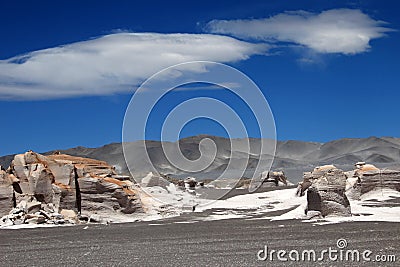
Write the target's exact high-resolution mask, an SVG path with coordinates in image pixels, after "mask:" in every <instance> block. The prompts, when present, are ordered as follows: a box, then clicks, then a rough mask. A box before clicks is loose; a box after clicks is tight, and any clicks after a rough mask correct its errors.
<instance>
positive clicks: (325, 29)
mask: <svg viewBox="0 0 400 267" xmlns="http://www.w3.org/2000/svg"><path fill="white" fill-rule="evenodd" d="M385 25H386V23H385V22H383V21H378V20H374V19H372V18H371V17H369V16H368V15H367V14H364V13H363V12H362V11H360V10H358V9H332V10H327V11H324V12H321V13H319V14H316V13H310V12H305V11H292V12H285V13H281V14H278V15H275V16H273V17H269V18H263V19H248V20H213V21H211V22H209V23H208V24H207V27H206V30H207V31H209V32H212V33H218V34H227V35H232V36H236V37H239V38H243V39H254V40H262V41H267V42H268V41H269V42H289V43H295V44H300V45H302V46H305V47H308V48H311V49H313V50H315V51H316V52H319V53H342V54H357V53H362V52H365V51H368V50H369V48H370V44H369V42H370V40H372V39H376V38H380V37H383V36H385V33H386V32H389V31H392V29H389V28H387V27H384V26H385Z"/></svg>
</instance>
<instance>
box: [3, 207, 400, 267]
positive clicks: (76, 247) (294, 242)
mask: <svg viewBox="0 0 400 267" xmlns="http://www.w3.org/2000/svg"><path fill="white" fill-rule="evenodd" d="M196 216H197V218H198V216H199V215H198V214H197V215H196V214H188V215H186V216H185V217H177V218H171V219H167V220H161V221H153V222H140V223H127V224H114V225H94V224H92V225H88V226H87V227H86V225H80V226H71V227H57V228H36V229H20V230H0V265H1V266H313V265H318V266H332V265H334V266H361V265H362V266H399V264H398V262H399V260H400V255H399V248H400V242H399V240H400V237H399V234H400V224H399V223H382V222H380V223H375V222H369V223H366V222H365V223H362V222H353V223H342V224H331V225H319V226H315V225H312V224H311V223H304V222H301V221H272V222H271V221H269V220H259V219H252V220H248V219H230V220H220V221H198V222H195V223H177V222H182V221H185V220H186V221H187V220H190V218H191V217H193V218H192V219H196ZM85 228H87V229H85ZM340 238H345V239H346V240H347V242H348V246H347V248H346V249H358V250H359V251H364V250H366V249H369V250H371V251H373V254H372V256H371V258H374V257H375V255H378V254H380V255H391V254H394V255H396V257H397V263H389V262H385V263H379V264H378V263H377V262H344V261H342V262H333V261H329V260H325V261H321V262H293V261H288V262H278V261H277V258H276V256H275V261H273V262H271V261H268V260H267V261H259V260H257V256H256V254H257V252H258V251H259V250H261V249H263V248H264V246H265V245H268V247H269V249H275V250H279V249H285V250H287V251H290V250H293V249H295V250H298V251H300V252H301V251H302V250H310V249H314V250H316V251H321V250H323V249H328V247H332V248H334V249H337V247H336V241H337V240H338V239H340ZM326 258H327V256H326Z"/></svg>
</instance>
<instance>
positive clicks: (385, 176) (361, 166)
mask: <svg viewBox="0 0 400 267" xmlns="http://www.w3.org/2000/svg"><path fill="white" fill-rule="evenodd" d="M355 166H356V169H355V170H354V171H353V172H352V173H353V175H352V178H353V179H356V180H355V181H354V182H353V186H352V188H350V190H351V191H352V194H353V195H355V196H357V197H358V198H359V197H361V196H362V195H363V194H366V193H368V192H370V191H373V190H381V189H392V190H396V191H400V171H398V170H386V169H378V168H377V167H375V166H374V165H372V164H366V163H365V162H358V163H356V164H355Z"/></svg>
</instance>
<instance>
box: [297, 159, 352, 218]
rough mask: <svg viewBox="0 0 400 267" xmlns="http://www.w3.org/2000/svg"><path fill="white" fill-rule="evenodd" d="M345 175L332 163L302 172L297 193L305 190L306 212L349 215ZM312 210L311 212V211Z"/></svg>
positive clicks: (325, 214)
mask: <svg viewBox="0 0 400 267" xmlns="http://www.w3.org/2000/svg"><path fill="white" fill-rule="evenodd" d="M345 189H346V175H345V173H344V172H343V171H342V170H341V169H338V168H336V167H335V166H334V165H325V166H320V167H316V168H315V169H314V170H313V171H312V172H306V173H304V180H303V182H300V183H299V186H298V189H297V195H299V196H302V195H304V193H305V191H306V190H307V208H306V210H305V212H306V214H307V215H308V213H310V214H313V216H314V215H315V214H316V213H315V212H318V214H320V215H321V216H323V217H325V216H332V215H333V216H351V209H350V202H349V200H348V199H347V197H346V194H345ZM311 211H313V212H311Z"/></svg>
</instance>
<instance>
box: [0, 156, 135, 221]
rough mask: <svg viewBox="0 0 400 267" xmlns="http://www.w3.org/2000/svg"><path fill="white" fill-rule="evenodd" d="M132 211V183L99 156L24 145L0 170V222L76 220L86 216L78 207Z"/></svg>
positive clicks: (133, 209) (133, 187)
mask: <svg viewBox="0 0 400 267" xmlns="http://www.w3.org/2000/svg"><path fill="white" fill-rule="evenodd" d="M10 210H11V212H10ZM136 211H141V203H140V199H139V197H138V194H137V191H136V188H135V186H134V185H133V183H132V182H131V181H130V180H129V177H125V176H120V175H118V174H117V173H116V171H115V168H114V167H112V166H110V165H108V164H107V163H106V162H104V161H99V160H94V159H88V158H82V157H74V156H70V155H66V154H60V153H55V154H53V155H49V156H44V155H41V154H38V153H35V152H33V151H28V152H26V153H25V154H20V155H16V156H15V157H14V160H13V161H12V163H11V165H10V167H9V168H8V170H4V168H1V171H0V216H3V215H6V216H4V217H3V218H2V221H0V224H1V223H2V222H3V223H4V222H6V221H7V223H8V224H10V223H14V224H15V223H16V222H17V221H18V223H32V222H35V223H44V222H47V223H57V221H58V222H60V223H61V220H67V222H78V219H79V218H85V217H86V216H81V212H82V213H100V214H101V213H107V212H108V213H110V212H121V213H124V214H130V213H133V212H136ZM7 214H8V215H7ZM74 214H75V215H74ZM35 216H36V217H35Z"/></svg>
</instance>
